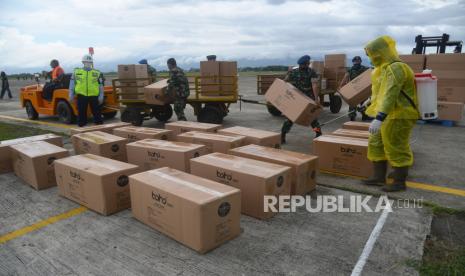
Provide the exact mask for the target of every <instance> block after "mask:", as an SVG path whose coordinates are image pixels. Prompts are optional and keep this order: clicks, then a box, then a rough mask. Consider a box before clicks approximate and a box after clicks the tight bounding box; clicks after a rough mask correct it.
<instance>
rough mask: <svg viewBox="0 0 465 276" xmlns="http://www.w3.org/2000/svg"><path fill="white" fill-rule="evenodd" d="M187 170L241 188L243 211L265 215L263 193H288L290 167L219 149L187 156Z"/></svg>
mask: <svg viewBox="0 0 465 276" xmlns="http://www.w3.org/2000/svg"><path fill="white" fill-rule="evenodd" d="M191 173H192V174H194V175H198V176H200V177H205V178H207V179H210V180H213V181H217V182H219V183H223V184H226V185H229V186H233V187H235V188H238V189H240V190H241V196H242V199H241V205H242V206H241V210H242V213H243V214H246V215H249V216H252V217H255V218H259V219H266V218H270V217H272V216H274V215H275V213H273V212H271V211H270V212H264V196H265V195H270V196H279V195H288V194H289V193H290V184H291V168H290V167H287V166H282V165H277V164H272V163H267V162H262V161H257V160H252V159H248V158H243V157H239V156H233V155H228V154H223V153H218V152H216V153H212V154H208V155H204V156H201V157H198V158H195V159H191Z"/></svg>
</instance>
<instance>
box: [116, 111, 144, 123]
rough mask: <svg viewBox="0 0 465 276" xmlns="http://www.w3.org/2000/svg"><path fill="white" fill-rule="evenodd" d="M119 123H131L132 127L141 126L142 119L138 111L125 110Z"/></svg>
mask: <svg viewBox="0 0 465 276" xmlns="http://www.w3.org/2000/svg"><path fill="white" fill-rule="evenodd" d="M121 121H122V122H125V123H131V124H132V125H133V126H141V125H142V122H143V121H144V117H143V116H142V114H141V113H140V110H138V109H131V108H126V109H125V110H124V111H123V112H122V113H121Z"/></svg>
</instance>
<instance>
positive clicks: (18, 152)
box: [10, 141, 69, 190]
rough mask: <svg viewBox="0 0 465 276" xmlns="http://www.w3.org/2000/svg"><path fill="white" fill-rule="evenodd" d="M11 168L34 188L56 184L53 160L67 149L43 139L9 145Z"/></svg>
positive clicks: (62, 154) (43, 187) (66, 154)
mask: <svg viewBox="0 0 465 276" xmlns="http://www.w3.org/2000/svg"><path fill="white" fill-rule="evenodd" d="M10 147H11V155H12V164H13V169H14V172H15V174H16V176H18V177H19V178H21V179H22V180H24V181H25V182H26V183H27V184H29V185H30V186H31V187H33V188H34V189H36V190H42V189H46V188H50V187H52V186H56V185H57V184H56V180H55V170H54V166H53V165H54V161H55V160H57V159H60V158H64V157H68V156H69V151H68V150H66V149H64V148H62V147H58V146H56V145H53V144H50V143H48V142H45V141H35V142H30V143H21V144H16V145H11V146H10Z"/></svg>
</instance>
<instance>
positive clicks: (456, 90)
mask: <svg viewBox="0 0 465 276" xmlns="http://www.w3.org/2000/svg"><path fill="white" fill-rule="evenodd" d="M438 100H439V101H442V102H461V103H465V86H462V87H459V86H452V87H439V85H438Z"/></svg>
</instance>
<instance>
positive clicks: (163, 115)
mask: <svg viewBox="0 0 465 276" xmlns="http://www.w3.org/2000/svg"><path fill="white" fill-rule="evenodd" d="M152 115H153V117H155V118H156V119H157V120H158V121H160V122H167V121H168V120H169V119H171V117H172V116H173V108H172V107H171V105H169V104H167V105H157V106H155V107H153V108H152Z"/></svg>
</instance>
